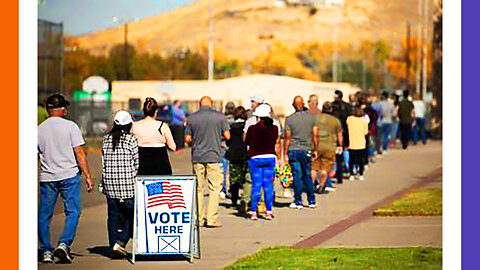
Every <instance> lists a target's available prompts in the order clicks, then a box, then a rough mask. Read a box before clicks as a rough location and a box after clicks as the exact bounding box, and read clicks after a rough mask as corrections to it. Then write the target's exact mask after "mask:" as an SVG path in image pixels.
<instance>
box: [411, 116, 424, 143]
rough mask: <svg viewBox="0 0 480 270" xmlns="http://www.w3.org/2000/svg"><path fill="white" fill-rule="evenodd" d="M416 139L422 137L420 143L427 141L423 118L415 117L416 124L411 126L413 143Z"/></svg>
mask: <svg viewBox="0 0 480 270" xmlns="http://www.w3.org/2000/svg"><path fill="white" fill-rule="evenodd" d="M418 139H422V143H423V144H426V143H427V135H426V133H425V118H416V124H415V127H414V128H413V144H415V145H416V144H417V142H418Z"/></svg>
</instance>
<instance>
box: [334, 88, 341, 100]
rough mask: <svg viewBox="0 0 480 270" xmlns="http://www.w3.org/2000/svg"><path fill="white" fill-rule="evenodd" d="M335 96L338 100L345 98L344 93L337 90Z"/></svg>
mask: <svg viewBox="0 0 480 270" xmlns="http://www.w3.org/2000/svg"><path fill="white" fill-rule="evenodd" d="M335 95H337V96H338V98H340V99H342V98H343V93H342V91H340V90H335Z"/></svg>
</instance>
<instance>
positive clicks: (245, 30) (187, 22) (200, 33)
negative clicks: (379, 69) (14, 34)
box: [77, 0, 434, 60]
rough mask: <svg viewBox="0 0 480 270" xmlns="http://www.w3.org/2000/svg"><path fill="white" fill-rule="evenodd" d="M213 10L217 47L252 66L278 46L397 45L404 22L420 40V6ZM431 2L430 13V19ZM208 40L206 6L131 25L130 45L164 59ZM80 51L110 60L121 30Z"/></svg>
mask: <svg viewBox="0 0 480 270" xmlns="http://www.w3.org/2000/svg"><path fill="white" fill-rule="evenodd" d="M211 1H212V3H213V5H214V18H215V46H216V48H219V49H221V50H223V51H226V52H228V55H229V56H230V57H232V58H239V59H242V60H251V59H253V58H254V57H256V56H257V55H258V54H259V53H261V52H264V51H265V50H267V49H269V48H270V46H271V45H272V44H274V43H276V42H281V43H283V44H285V45H287V46H289V47H296V46H298V45H300V44H302V43H313V42H319V43H323V42H332V41H333V37H334V32H335V31H337V35H338V41H339V42H340V43H344V44H351V45H353V46H355V44H356V43H357V42H358V41H360V40H362V39H376V38H383V39H388V40H390V41H392V42H394V43H398V42H399V41H400V38H401V37H403V36H405V29H406V22H407V21H410V22H411V23H412V35H415V34H416V28H415V26H416V23H417V22H418V20H419V18H418V17H417V3H418V2H417V1H418V0H346V1H345V6H344V7H343V8H337V9H319V10H318V11H317V12H316V13H315V14H314V15H310V14H309V9H308V8H306V7H284V8H281V7H276V6H275V1H274V0H211ZM429 1H431V3H430V7H429V11H430V13H432V10H433V8H432V4H433V1H434V0H429ZM207 37H208V0H200V1H198V2H196V3H194V4H191V5H188V6H184V7H180V8H177V9H175V10H172V11H169V12H165V13H161V14H158V15H156V16H152V17H149V18H145V19H141V20H138V21H135V22H131V23H130V24H129V35H128V39H129V42H130V43H132V44H133V45H134V46H135V47H136V48H137V50H139V51H142V52H145V51H147V52H151V53H161V54H165V53H168V52H169V51H171V50H173V49H175V48H179V47H184V46H185V47H189V48H193V49H202V48H205V47H206V45H207ZM77 39H78V41H79V43H80V46H81V47H83V48H86V49H89V50H90V51H91V52H92V53H94V54H106V53H108V50H109V49H110V48H111V47H112V46H113V45H115V44H118V43H122V42H123V27H118V28H113V29H107V30H104V31H100V32H96V33H91V34H86V35H81V36H78V37H77Z"/></svg>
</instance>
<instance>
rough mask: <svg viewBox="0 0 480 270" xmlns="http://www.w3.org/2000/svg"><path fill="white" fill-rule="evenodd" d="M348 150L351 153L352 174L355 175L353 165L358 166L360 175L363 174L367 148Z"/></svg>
mask: <svg viewBox="0 0 480 270" xmlns="http://www.w3.org/2000/svg"><path fill="white" fill-rule="evenodd" d="M348 152H349V153H350V160H349V166H350V175H353V167H354V166H358V168H359V171H358V172H359V173H360V175H363V168H364V165H365V161H364V159H365V149H360V150H352V149H349V150H348Z"/></svg>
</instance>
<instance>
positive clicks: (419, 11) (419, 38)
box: [415, 0, 425, 94]
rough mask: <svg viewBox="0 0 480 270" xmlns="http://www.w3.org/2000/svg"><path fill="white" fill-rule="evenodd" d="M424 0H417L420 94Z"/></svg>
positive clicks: (417, 57) (417, 73)
mask: <svg viewBox="0 0 480 270" xmlns="http://www.w3.org/2000/svg"><path fill="white" fill-rule="evenodd" d="M422 1H425V0H417V42H416V46H417V48H416V53H415V55H416V57H415V58H416V61H415V62H416V63H415V65H416V66H417V68H416V71H415V75H416V76H415V77H416V78H415V92H416V93H417V94H420V80H421V76H422V74H421V72H422V71H421V70H422V69H421V65H422V46H423V43H422V39H421V35H422Z"/></svg>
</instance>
